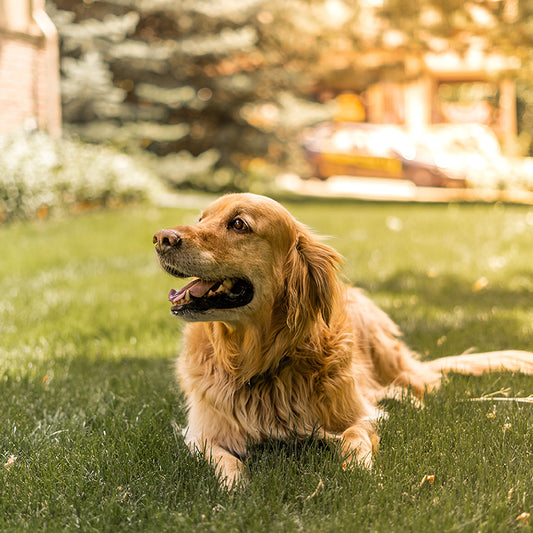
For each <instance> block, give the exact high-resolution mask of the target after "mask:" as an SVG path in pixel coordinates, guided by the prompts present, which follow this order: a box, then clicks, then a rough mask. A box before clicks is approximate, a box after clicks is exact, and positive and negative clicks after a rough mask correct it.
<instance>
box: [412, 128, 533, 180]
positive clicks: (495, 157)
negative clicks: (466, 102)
mask: <svg viewBox="0 0 533 533" xmlns="http://www.w3.org/2000/svg"><path fill="white" fill-rule="evenodd" d="M415 142H416V144H417V146H419V147H421V149H423V150H426V151H428V152H430V153H432V154H433V157H434V158H435V159H436V160H443V161H445V164H446V166H447V168H448V169H450V170H452V171H455V172H460V173H462V174H463V175H464V176H465V179H466V182H467V185H468V186H469V187H478V188H487V189H529V190H531V189H533V158H531V157H507V156H505V155H503V154H502V150H501V147H500V143H499V142H498V139H497V137H496V135H495V134H494V132H493V131H492V130H491V129H490V128H489V127H487V126H483V125H481V124H435V125H433V126H431V127H429V128H428V129H427V131H425V132H424V135H423V136H421V137H420V138H419V139H416V140H415Z"/></svg>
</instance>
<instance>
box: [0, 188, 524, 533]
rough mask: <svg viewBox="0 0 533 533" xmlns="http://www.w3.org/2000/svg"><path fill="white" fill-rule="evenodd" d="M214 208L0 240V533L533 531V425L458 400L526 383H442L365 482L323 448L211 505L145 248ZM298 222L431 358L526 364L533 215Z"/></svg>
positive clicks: (445, 213) (427, 210)
mask: <svg viewBox="0 0 533 533" xmlns="http://www.w3.org/2000/svg"><path fill="white" fill-rule="evenodd" d="M209 200H210V199H209V198H199V199H198V198H193V197H191V196H182V197H181V198H180V203H181V204H182V205H187V206H188V208H187V209H181V208H180V209H178V208H172V209H159V210H158V209H154V208H153V207H149V206H143V207H140V206H138V207H132V208H127V209H124V210H122V211H112V212H98V213H90V214H87V215H85V216H81V217H76V218H75V219H73V220H69V221H68V222H66V221H60V220H51V221H48V222H46V223H37V222H31V223H16V224H11V225H9V226H2V227H0V250H1V251H2V261H0V293H1V294H2V298H1V299H0V384H1V387H2V394H1V395H0V483H1V486H2V490H1V492H0V530H2V531H43V530H44V531H71V530H81V531H98V532H102V531H109V532H120V531H161V532H167V531H168V532H175V531H191V532H192V531H251V532H270V531H302V530H303V531H309V532H312V533H314V532H316V533H319V532H320V533H321V532H324V531H325V532H334V531H335V532H338V531H363V532H366V531H368V532H371V531H391V532H395V531H425V532H435V533H440V532H442V531H456V530H462V531H468V532H477V531H487V532H488V531H491V532H502V533H503V532H508V531H527V530H528V528H527V526H526V524H525V523H524V522H523V521H518V520H517V517H518V516H520V515H521V514H522V513H524V512H529V513H531V510H532V509H533V495H532V493H531V486H532V483H533V478H532V464H533V456H532V450H533V441H532V435H533V412H532V407H531V405H528V404H513V403H503V402H502V403H491V402H486V403H476V402H470V401H469V399H470V398H475V397H479V396H482V395H484V394H488V393H493V392H496V391H498V390H501V389H502V388H507V387H509V388H510V390H509V391H508V394H509V395H510V396H522V397H525V396H528V395H530V394H531V393H532V392H533V391H532V378H531V377H524V376H520V375H500V374H494V375H491V376H484V377H483V378H469V377H457V376H456V377H452V378H451V379H450V380H449V381H448V382H447V383H446V384H445V386H444V388H443V389H442V390H441V391H440V392H438V393H437V394H435V395H432V396H430V397H428V398H427V400H426V406H425V408H424V409H417V408H415V407H414V406H412V405H411V404H410V403H409V402H398V403H393V402H391V403H390V404H389V405H387V409H388V412H389V418H388V419H387V420H383V421H382V422H381V423H380V426H381V427H380V435H381V444H380V451H379V454H378V458H377V462H376V467H375V469H374V470H373V471H372V472H365V471H361V470H357V469H356V470H354V471H352V472H344V471H343V470H342V466H341V462H340V461H339V456H338V453H337V449H336V447H335V446H334V445H324V444H321V443H319V442H317V441H316V440H313V439H309V440H306V441H304V442H300V443H297V442H292V443H275V442H272V443H267V444H265V445H264V446H256V447H253V449H252V450H251V453H250V455H249V457H248V458H247V460H246V468H247V473H248V475H249V483H248V485H247V486H246V487H244V488H243V489H241V490H239V491H237V492H236V493H234V494H227V493H225V492H224V491H222V490H221V489H219V488H218V485H217V482H216V479H215V476H214V474H213V471H212V469H211V468H209V467H208V466H207V465H206V464H205V462H204V461H202V460H201V459H199V458H197V457H194V456H192V455H191V454H190V453H189V451H188V450H187V448H186V446H185V444H184V442H183V439H182V437H181V435H180V433H179V430H178V428H179V427H181V426H183V424H184V423H185V406H184V403H183V398H182V396H181V395H180V392H179V390H178V387H177V386H176V384H175V380H174V375H173V370H172V364H173V363H172V361H173V358H174V357H175V355H176V354H177V352H178V350H179V343H180V330H181V326H180V325H179V324H178V323H177V322H175V319H174V318H173V317H172V316H170V314H169V307H168V302H167V301H166V295H167V293H168V290H169V289H170V287H172V286H173V285H174V284H175V283H176V282H177V280H175V279H174V278H171V277H169V276H168V275H166V274H164V273H163V272H162V271H161V269H160V268H159V267H158V266H157V264H156V259H155V257H154V252H153V248H152V235H153V233H154V232H155V231H157V230H159V229H160V228H162V227H170V226H174V225H179V224H187V223H191V222H193V221H194V220H195V219H196V218H197V214H198V211H199V210H200V208H202V207H204V206H205V205H207V204H208V203H209ZM289 207H290V209H291V212H292V213H293V214H294V215H295V216H296V217H297V218H299V219H300V220H302V221H303V222H304V223H306V224H308V225H310V226H312V227H314V228H315V229H316V230H317V231H319V232H321V233H324V234H329V235H332V236H333V237H332V238H331V239H330V241H329V242H330V243H331V244H332V245H334V246H335V247H337V248H338V249H339V251H340V252H341V253H342V254H343V255H344V256H345V257H346V266H345V269H344V272H345V274H346V276H347V278H349V279H350V280H352V281H354V282H356V283H357V284H359V285H361V286H363V287H365V288H366V289H368V290H369V291H371V293H372V295H373V297H374V298H375V299H376V300H377V301H378V302H379V303H380V305H381V306H382V307H383V308H384V309H385V310H386V311H387V312H389V313H390V314H391V315H392V316H393V318H394V319H395V320H396V321H397V322H398V323H399V324H400V326H401V328H402V329H403V330H404V331H405V333H406V338H407V341H408V343H409V344H410V345H411V346H413V347H414V348H416V349H417V350H418V351H420V352H421V353H422V354H423V357H425V358H432V357H436V356H439V355H444V354H450V353H460V352H461V351H463V350H465V349H467V348H469V347H470V346H472V345H475V346H476V347H477V348H479V349H498V348H503V347H515V348H521V349H529V350H531V349H532V344H531V339H532V338H533V329H532V327H533V326H532V325H533V308H532V302H533V276H532V273H531V256H530V253H529V250H530V244H531V239H532V237H533V211H532V209H531V208H525V207H515V206H501V205H496V206H469V205H451V206H436V207H435V206H424V205H420V206H416V205H397V204H390V205H387V204H371V203H354V202H348V201H346V202H313V203H296V204H292V205H290V206H289ZM480 277H485V278H486V281H487V282H488V283H487V284H484V285H483V286H484V288H483V289H481V290H478V289H476V286H475V282H476V280H477V279H479V278H480ZM426 351H427V352H426ZM5 464H7V465H8V466H3V465H5ZM427 475H434V476H435V478H434V482H433V483H431V482H429V481H426V482H424V483H422V480H423V479H424V478H425V476H427Z"/></svg>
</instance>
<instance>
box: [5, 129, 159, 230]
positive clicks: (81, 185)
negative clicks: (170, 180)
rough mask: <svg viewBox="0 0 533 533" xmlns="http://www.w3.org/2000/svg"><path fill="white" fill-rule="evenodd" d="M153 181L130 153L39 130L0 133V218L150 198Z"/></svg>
mask: <svg viewBox="0 0 533 533" xmlns="http://www.w3.org/2000/svg"><path fill="white" fill-rule="evenodd" d="M158 189H159V182H158V181H157V179H156V178H155V176H154V175H153V174H152V173H150V172H149V171H148V170H146V169H144V168H142V167H140V166H139V164H138V162H137V161H134V160H133V159H132V158H131V157H129V156H127V155H125V154H121V153H119V152H115V151H113V150H111V149H109V148H105V147H102V146H94V145H88V144H83V143H81V142H79V141H75V140H70V139H60V140H58V139H53V138H51V137H49V136H48V135H46V134H44V133H41V132H34V133H30V134H28V133H22V132H19V133H16V134H11V135H8V136H4V137H0V222H3V221H11V220H20V219H27V218H31V217H34V216H46V215H48V214H49V213H51V212H64V211H67V212H68V211H75V210H76V209H80V208H85V207H92V206H110V205H120V204H121V203H125V202H131V201H142V200H147V199H150V198H151V197H152V194H153V193H154V192H155V191H157V190H158Z"/></svg>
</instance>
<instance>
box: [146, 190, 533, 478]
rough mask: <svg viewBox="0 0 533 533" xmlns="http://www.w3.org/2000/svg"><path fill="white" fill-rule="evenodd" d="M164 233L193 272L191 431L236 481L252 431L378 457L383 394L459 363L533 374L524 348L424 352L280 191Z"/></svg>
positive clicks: (183, 313)
mask: <svg viewBox="0 0 533 533" xmlns="http://www.w3.org/2000/svg"><path fill="white" fill-rule="evenodd" d="M153 242H154V244H155V250H156V253H157V257H158V259H159V263H160V265H161V266H162V267H163V269H164V270H165V271H166V272H168V273H169V274H171V275H172V276H174V277H176V278H191V277H192V278H194V279H193V280H192V281H190V282H189V283H188V284H186V285H185V286H184V287H183V288H181V289H180V290H175V289H172V290H171V291H170V293H169V295H168V300H169V301H170V303H171V312H172V314H173V315H175V316H176V317H179V318H181V319H183V320H185V321H186V322H187V323H188V324H187V326H186V328H185V331H184V342H183V349H182V353H181V355H180V357H179V358H178V361H177V365H176V374H177V378H178V381H179V383H180V386H181V389H182V390H183V392H184V394H185V397H186V401H187V408H188V428H187V429H186V431H185V433H184V434H185V440H186V442H187V444H188V446H189V447H190V448H191V450H195V451H200V452H201V453H203V454H204V456H205V457H206V459H207V460H209V461H210V462H211V463H212V464H213V466H214V467H215V470H216V473H217V475H218V477H219V479H220V482H221V484H223V485H224V486H226V487H228V488H230V487H234V486H236V485H237V484H238V483H240V482H241V481H242V480H243V463H242V458H243V457H244V456H245V454H246V448H247V445H248V444H250V443H261V442H264V441H265V440H267V439H282V440H286V439H291V438H304V437H307V436H310V435H318V436H319V437H321V438H326V439H329V438H331V439H337V440H338V441H340V446H341V451H342V456H343V459H344V464H345V465H346V466H347V467H348V466H353V465H362V466H363V467H367V468H370V467H371V466H372V462H373V457H374V454H375V451H376V447H377V444H378V436H377V435H376V423H375V420H376V413H377V412H378V408H377V405H378V403H379V402H380V401H381V400H383V399H386V398H390V397H397V396H400V397H401V395H402V394H404V392H403V391H405V390H409V391H410V392H411V393H413V394H415V395H417V396H419V397H420V398H422V397H423V395H424V394H425V393H426V392H428V391H432V390H434V389H436V388H437V387H438V386H439V384H440V383H441V380H442V377H443V376H444V375H445V374H447V373H448V372H450V371H454V372H460V373H467V374H473V375H480V374H482V373H483V372H485V371H498V370H510V371H520V372H524V373H528V374H533V353H530V352H525V351H515V350H507V351H500V352H489V353H481V354H468V355H460V356H451V357H444V358H441V359H436V360H433V361H428V362H422V361H420V359H419V357H418V355H417V354H415V353H414V352H412V351H411V350H410V349H409V348H408V347H407V345H406V344H405V343H404V342H403V341H402V339H401V333H400V331H399V328H398V326H397V325H396V324H395V323H394V322H393V321H392V320H391V319H390V318H389V317H388V315H387V314H386V313H385V312H383V311H382V310H381V309H379V308H378V307H377V306H376V305H375V304H374V303H373V302H372V301H371V300H370V299H369V298H368V297H367V296H366V295H365V294H364V293H363V292H362V291H361V290H360V289H357V288H354V287H350V286H347V285H346V284H344V283H343V282H341V280H340V278H339V271H340V266H341V256H340V255H339V253H337V252H336V251H335V250H334V249H333V248H332V247H330V246H328V245H326V244H324V243H323V242H322V241H321V240H320V239H319V238H318V237H317V236H315V235H314V234H313V233H312V232H311V231H310V230H309V229H308V228H307V227H306V226H305V225H303V224H301V223H300V222H298V221H297V220H295V218H293V216H292V215H291V214H290V213H289V212H288V211H287V210H286V209H285V208H284V207H282V206H281V205H280V204H279V203H278V202H276V201H274V200H272V199H270V198H266V197H263V196H258V195H254V194H248V193H243V194H228V195H226V196H223V197H221V198H219V199H218V200H216V201H215V202H214V203H212V204H211V205H210V206H209V207H207V209H205V211H204V212H203V213H202V215H201V217H200V219H199V221H198V223H197V224H195V225H186V226H177V227H174V228H171V229H163V230H161V231H159V232H157V233H156V234H155V235H154V238H153Z"/></svg>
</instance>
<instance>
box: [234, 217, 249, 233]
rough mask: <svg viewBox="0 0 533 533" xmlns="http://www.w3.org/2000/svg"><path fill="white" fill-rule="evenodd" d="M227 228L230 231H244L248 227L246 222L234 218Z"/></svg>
mask: <svg viewBox="0 0 533 533" xmlns="http://www.w3.org/2000/svg"><path fill="white" fill-rule="evenodd" d="M229 227H230V228H231V229H234V230H235V231H241V232H242V231H246V230H247V229H248V226H247V225H246V222H244V220H243V219H242V218H234V219H233V220H232V221H231V222H230V223H229Z"/></svg>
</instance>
